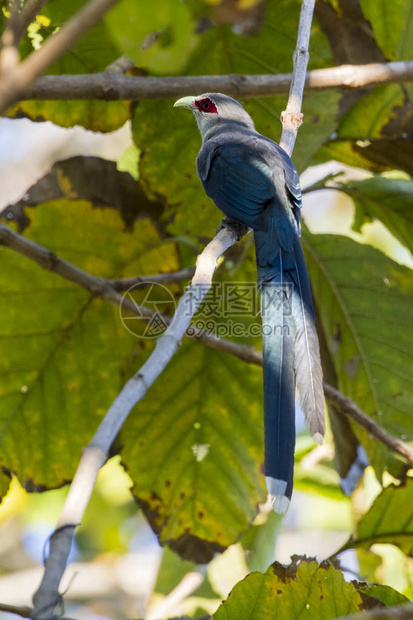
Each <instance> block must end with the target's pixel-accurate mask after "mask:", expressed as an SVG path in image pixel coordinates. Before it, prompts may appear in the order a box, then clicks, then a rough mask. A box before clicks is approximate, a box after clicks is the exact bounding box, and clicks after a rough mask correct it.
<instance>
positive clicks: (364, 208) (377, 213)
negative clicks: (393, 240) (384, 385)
mask: <svg viewBox="0 0 413 620" xmlns="http://www.w3.org/2000/svg"><path fill="white" fill-rule="evenodd" d="M338 189H340V190H341V191H343V192H345V193H346V194H347V195H348V196H350V197H351V198H352V199H353V201H354V204H355V206H356V209H357V211H356V213H357V219H356V222H357V226H356V227H355V230H356V231H357V232H360V229H361V226H362V225H363V224H364V223H365V222H369V221H371V220H372V219H378V220H380V221H381V222H382V223H383V224H384V225H385V226H387V228H388V229H389V230H390V232H391V233H392V234H393V235H394V236H395V237H397V239H398V240H399V241H400V242H401V243H403V245H405V246H406V247H407V248H408V249H409V250H410V251H411V252H413V181H410V180H407V179H396V178H388V177H385V176H378V175H377V176H374V177H372V178H370V179H366V180H364V181H349V182H348V183H340V184H339V186H338Z"/></svg>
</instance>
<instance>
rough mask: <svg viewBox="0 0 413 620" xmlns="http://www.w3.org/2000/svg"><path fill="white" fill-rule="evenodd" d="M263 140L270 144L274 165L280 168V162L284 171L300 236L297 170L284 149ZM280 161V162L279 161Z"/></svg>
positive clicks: (299, 201) (266, 139) (270, 141)
mask: <svg viewBox="0 0 413 620" xmlns="http://www.w3.org/2000/svg"><path fill="white" fill-rule="evenodd" d="M264 140H265V142H266V143H268V142H269V143H270V149H271V151H272V153H273V155H276V157H275V158H276V165H278V166H280V163H281V162H282V164H281V165H282V168H283V169H284V175H285V187H286V189H287V193H288V196H289V198H290V201H291V208H292V211H293V214H294V217H295V220H296V222H297V226H298V231H299V234H300V236H301V226H300V209H301V207H302V197H301V187H300V177H299V175H298V172H297V169H296V167H295V166H294V164H293V162H292V160H291V158H290V157H289V155H287V153H286V152H285V151H284V149H282V148H281V147H280V146H279V145H278V144H277V143H276V142H273V141H272V140H269V138H264ZM266 146H268V145H266ZM280 159H281V162H280V161H279V160H280Z"/></svg>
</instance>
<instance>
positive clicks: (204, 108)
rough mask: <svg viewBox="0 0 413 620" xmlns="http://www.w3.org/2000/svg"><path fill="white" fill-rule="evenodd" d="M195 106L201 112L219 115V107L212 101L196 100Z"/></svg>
mask: <svg viewBox="0 0 413 620" xmlns="http://www.w3.org/2000/svg"><path fill="white" fill-rule="evenodd" d="M195 105H196V107H197V108H198V110H200V112H209V113H213V114H217V113H218V110H217V107H216V105H215V103H214V102H213V101H212V100H211V99H200V100H199V101H196V100H195Z"/></svg>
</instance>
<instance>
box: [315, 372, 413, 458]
mask: <svg viewBox="0 0 413 620" xmlns="http://www.w3.org/2000/svg"><path fill="white" fill-rule="evenodd" d="M324 394H325V397H326V399H327V401H328V402H329V403H330V404H331V405H334V407H335V408H336V409H337V411H339V412H340V413H342V414H344V415H346V416H348V417H349V418H351V419H352V420H354V421H355V422H357V424H358V425H359V426H362V427H363V428H365V429H366V431H367V432H368V433H370V434H371V435H372V436H373V437H375V438H376V439H378V440H379V441H381V442H382V443H383V444H384V445H385V446H386V447H387V448H388V449H389V450H391V451H392V452H396V453H397V454H400V456H402V457H403V458H405V459H406V460H407V461H408V462H409V463H411V464H412V465H413V448H411V447H410V446H409V445H408V444H407V443H405V442H404V441H402V440H401V439H398V438H397V437H394V436H393V435H390V433H388V432H387V431H386V430H384V428H383V427H381V426H380V425H379V424H377V422H375V421H374V420H373V419H372V418H370V417H369V416H368V415H367V414H366V413H364V411H362V410H361V409H360V408H359V407H358V406H357V405H356V403H355V402H353V401H352V400H351V399H350V398H347V397H346V396H343V394H342V393H341V392H339V391H338V390H337V389H336V388H334V387H333V386H332V385H328V384H327V383H325V384H324Z"/></svg>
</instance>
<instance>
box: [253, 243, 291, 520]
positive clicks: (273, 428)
mask: <svg viewBox="0 0 413 620" xmlns="http://www.w3.org/2000/svg"><path fill="white" fill-rule="evenodd" d="M279 257H280V258H279V260H280V265H279V270H278V269H277V272H278V273H277V276H276V277H275V278H274V279H273V280H272V281H271V282H266V283H262V285H261V313H262V322H263V326H262V331H263V361H264V442H265V465H264V467H265V479H266V483H267V488H268V493H269V495H270V497H271V501H272V504H273V507H274V510H275V511H276V512H278V513H280V514H283V513H285V512H286V511H287V509H288V506H289V503H290V499H291V494H292V489H293V475H294V446H295V376H294V340H295V327H294V321H293V320H292V318H293V317H292V315H291V312H290V303H289V302H290V300H289V298H288V292H289V291H290V290H291V284H290V285H289V284H288V283H287V282H284V281H283V265H282V251H281V249H280V253H279Z"/></svg>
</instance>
